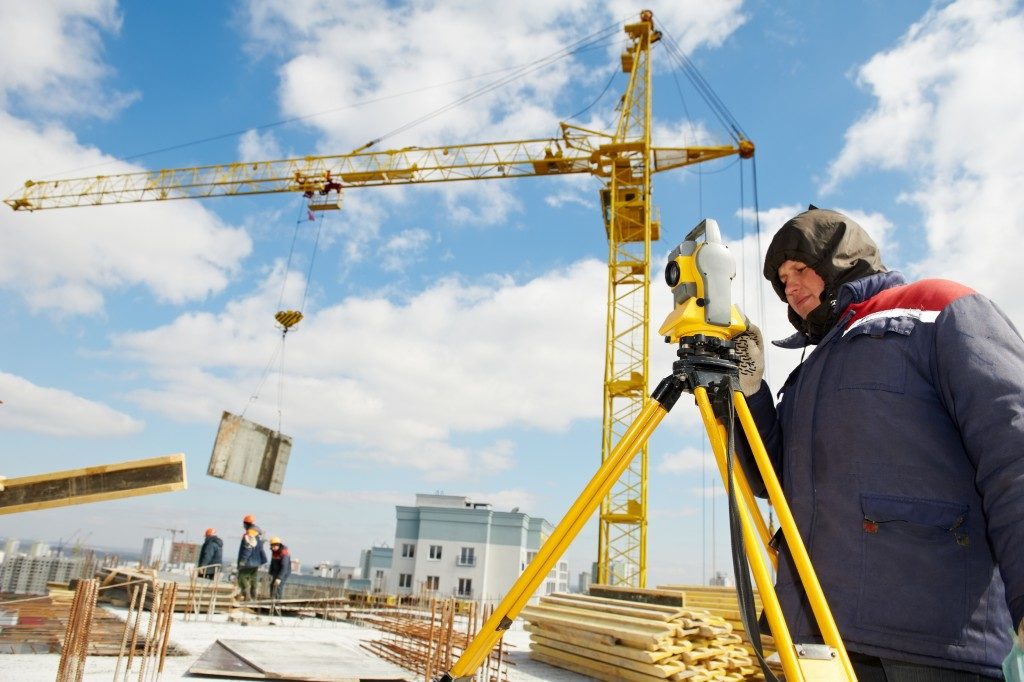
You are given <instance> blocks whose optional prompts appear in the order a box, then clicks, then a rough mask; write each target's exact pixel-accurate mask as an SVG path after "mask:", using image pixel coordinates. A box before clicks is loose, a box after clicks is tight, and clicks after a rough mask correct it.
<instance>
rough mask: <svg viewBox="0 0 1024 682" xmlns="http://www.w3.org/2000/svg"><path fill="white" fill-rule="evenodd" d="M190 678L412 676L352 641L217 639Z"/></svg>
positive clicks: (405, 679)
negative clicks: (193, 676) (204, 676)
mask: <svg viewBox="0 0 1024 682" xmlns="http://www.w3.org/2000/svg"><path fill="white" fill-rule="evenodd" d="M188 672H189V674H190V675H206V676H211V677H238V678H247V679H256V680H295V681H301V682H411V681H412V679H413V675H412V673H410V672H408V671H407V670H404V669H402V668H400V667H398V666H396V665H393V664H391V663H386V662H385V661H382V660H380V659H379V658H377V657H376V656H373V655H372V654H370V653H368V652H366V651H364V650H363V649H361V648H360V647H359V646H358V645H357V644H355V643H352V642H280V641H250V640H240V639H227V640H225V639H218V640H217V641H216V642H214V643H213V644H212V645H211V646H210V648H208V649H207V650H206V651H204V652H203V654H202V656H200V657H199V659H198V660H196V662H195V663H193V664H192V667H191V668H189V669H188Z"/></svg>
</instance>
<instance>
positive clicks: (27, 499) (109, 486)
mask: <svg viewBox="0 0 1024 682" xmlns="http://www.w3.org/2000/svg"><path fill="white" fill-rule="evenodd" d="M3 483H4V485H3V489H2V490H0V514H14V513H17V512H24V511H34V510H36V509H50V508H53V507H66V506H70V505H73V504H87V503H90V502H104V501H106V500H116V499H120V498H124V497H135V496H137V495H152V494H154V493H165V492H171V491H174V490H184V489H185V488H187V487H188V480H187V478H186V475H185V455H184V454H182V453H177V454H174V455H165V456H163V457H151V458H149V459H136V460H132V461H128V462H118V463H116V464H101V465H98V466H91V467H84V468H81V469H68V470H65V471H54V472H52V473H48V474H35V475H32V476H21V477H18V478H8V479H6V480H4V482H3Z"/></svg>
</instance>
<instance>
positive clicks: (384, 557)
mask: <svg viewBox="0 0 1024 682" xmlns="http://www.w3.org/2000/svg"><path fill="white" fill-rule="evenodd" d="M394 551H395V550H394V549H393V548H391V547H383V546H382V547H371V548H370V549H364V550H363V551H362V552H360V553H359V567H360V569H361V572H360V577H361V578H363V579H364V580H368V581H369V586H370V592H388V591H389V587H388V585H389V583H388V573H389V572H390V570H391V561H392V554H393V552H394ZM393 587H394V585H393V584H392V586H391V589H393Z"/></svg>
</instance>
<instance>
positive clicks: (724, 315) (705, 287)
mask: <svg viewBox="0 0 1024 682" xmlns="http://www.w3.org/2000/svg"><path fill="white" fill-rule="evenodd" d="M701 237H703V241H697V240H698V239H700V238H701ZM734 277H736V262H735V261H734V260H733V257H732V254H731V253H729V248H728V247H727V246H726V245H725V244H723V243H722V236H721V233H720V232H719V229H718V223H717V222H715V221H714V220H712V219H711V218H705V219H704V220H702V221H700V223H699V224H698V225H697V226H696V227H695V228H693V229H692V230H690V232H689V234H687V235H686V237H685V238H684V239H683V241H682V243H680V244H679V246H677V247H676V248H674V249H673V250H672V252H671V253H669V255H668V265H667V266H666V267H665V283H666V284H668V286H669V287H671V289H672V298H673V301H674V303H675V307H674V308H673V310H672V312H671V313H669V315H668V317H666V318H665V321H664V322H663V323H662V325H661V329H659V330H658V333H660V334H661V335H662V336H664V337H665V341H666V343H678V344H679V350H678V351H677V352H676V354H677V355H678V356H679V360H677V361H676V362H675V363H674V364H673V366H672V373H673V374H674V375H675V376H676V377H677V378H679V379H681V380H683V383H684V385H685V387H686V390H689V391H692V390H693V389H694V388H696V387H697V386H705V387H710V386H711V385H712V384H715V383H721V382H722V380H723V379H725V380H726V381H725V382H724V385H723V386H722V388H723V389H725V391H724V392H725V394H726V396H728V395H729V389H730V388H731V387H732V385H733V384H734V383H735V382H736V381H738V376H739V374H738V368H737V361H736V346H735V344H734V343H733V342H732V339H733V338H734V337H736V336H737V335H738V334H742V333H743V332H744V331H746V329H747V322H746V318H745V317H744V316H743V313H741V312H740V310H739V308H737V307H736V306H735V305H733V304H732V280H733V278H734ZM716 393H717V392H716ZM716 402H717V401H716Z"/></svg>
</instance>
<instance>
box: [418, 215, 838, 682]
mask: <svg viewBox="0 0 1024 682" xmlns="http://www.w3.org/2000/svg"><path fill="white" fill-rule="evenodd" d="M701 236H704V237H705V241H703V242H697V241H696V239H697V238H698V237H701ZM665 276H666V280H667V281H668V285H669V286H670V287H672V291H673V294H674V298H675V303H676V307H675V309H674V310H673V312H672V313H671V314H670V315H669V316H668V318H667V319H666V320H665V323H664V324H663V325H662V328H661V333H662V334H663V335H665V339H666V341H669V342H678V344H679V350H678V351H677V355H678V357H679V359H678V360H676V362H674V363H673V365H672V374H670V375H669V376H667V377H665V378H664V379H662V381H661V383H660V384H658V387H657V388H656V389H654V391H653V392H652V393H651V397H650V398H649V399H648V400H647V401H646V403H645V404H644V407H643V409H642V410H641V411H640V414H639V415H638V416H637V418H636V419H635V420H634V421H633V423H632V424H631V425H630V426H629V428H628V429H627V430H626V432H625V433H624V434H623V436H622V438H621V439H620V440H619V443H618V445H616V446H615V448H614V449H613V450H612V452H611V454H610V455H609V456H608V457H607V459H605V461H604V462H603V463H602V464H601V467H600V468H599V469H598V470H597V473H596V474H594V477H593V478H592V479H591V480H590V482H589V483H588V484H587V485H586V487H585V488H584V489H583V492H581V493H580V495H579V497H577V498H576V501H575V502H574V503H573V505H572V506H571V507H570V508H569V511H568V512H567V513H566V514H565V516H564V517H563V518H562V520H561V521H560V522H559V523H558V525H557V526H556V527H555V529H554V531H553V532H552V533H551V535H550V537H548V539H547V541H546V542H545V543H544V544H543V545H542V546H541V548H540V551H538V552H537V556H536V557H535V558H534V560H533V561H532V562H530V564H529V566H527V567H526V570H525V571H524V572H523V574H522V575H521V576H519V579H518V580H516V582H515V583H514V584H513V585H512V587H511V588H510V589H509V591H508V593H507V594H506V595H505V597H504V599H502V601H501V603H500V604H498V607H497V608H496V609H495V610H494V613H493V614H492V615H491V617H490V618H489V619H488V620H487V622H486V623H484V625H483V627H482V628H481V629H480V631H479V633H478V634H477V635H476V637H475V638H474V639H473V640H472V641H471V642H470V643H469V646H468V647H466V650H465V651H464V652H463V653H462V656H461V657H459V660H458V661H456V662H455V665H454V666H452V669H451V670H450V671H448V672H447V673H445V674H444V675H443V676H441V677H440V678H439V679H438V682H469V680H471V679H472V678H473V675H474V674H475V672H476V671H477V669H478V668H479V667H480V666H481V665H482V663H483V662H484V660H485V659H486V658H487V656H488V654H489V653H490V652H491V650H492V649H493V648H494V646H495V645H496V644H497V643H498V640H499V639H501V636H502V634H503V633H504V632H505V631H506V630H508V628H509V627H510V626H511V625H512V622H513V621H514V620H515V618H516V617H517V616H518V615H519V613H520V612H521V611H522V609H523V607H524V606H526V604H527V602H528V601H529V600H530V598H531V597H532V596H533V594H534V593H535V592H536V591H537V588H538V587H539V586H540V584H541V583H542V582H543V581H544V579H545V578H546V576H547V575H548V573H549V572H550V571H551V568H552V567H553V566H554V565H555V562H557V561H558V559H559V557H561V556H562V554H563V553H564V552H565V550H566V549H567V548H568V547H569V545H570V544H571V543H572V541H573V539H574V538H575V537H576V535H577V534H578V533H579V532H580V530H581V529H582V528H583V526H584V525H585V524H586V522H587V520H588V519H589V518H590V517H591V516H592V515H593V513H594V512H595V511H596V510H597V508H598V506H599V505H600V503H601V500H603V499H604V497H605V496H606V495H607V494H608V491H609V490H611V487H612V485H613V484H614V483H615V481H617V480H618V479H619V477H620V476H621V475H622V473H623V472H624V471H625V469H626V467H627V466H629V463H630V461H631V460H632V459H633V457H634V456H636V453H637V452H638V451H639V450H640V449H641V448H642V447H643V446H644V444H645V443H646V442H647V440H648V439H649V438H650V437H651V434H653V433H654V431H655V429H656V428H657V427H658V424H660V423H661V421H662V419H664V418H665V415H667V414H668V413H669V411H670V410H671V409H672V407H673V406H674V405H675V403H676V401H677V400H678V399H679V397H680V396H681V395H682V394H683V393H684V392H689V393H692V394H693V396H694V399H695V401H696V404H697V408H698V409H699V410H700V414H701V418H702V419H703V422H704V427H705V429H706V430H707V434H708V439H709V440H710V442H711V447H712V450H713V451H714V454H715V460H716V462H717V463H718V468H719V471H720V473H721V475H722V481H723V483H724V484H725V486H726V488H727V489H728V490H729V498H730V521H731V525H732V526H733V545H734V547H733V549H734V554H735V555H736V557H737V558H736V560H734V568H735V569H736V570H735V573H736V576H735V577H736V583H737V588H738V589H741V596H742V588H743V586H744V585H746V586H747V587H748V588H749V574H748V573H747V570H748V569H747V565H746V562H744V561H743V560H742V558H743V557H746V561H748V562H749V567H750V571H751V572H752V573H753V576H754V581H755V582H756V584H757V589H758V591H759V592H760V594H761V601H762V604H763V605H764V611H765V616H766V617H767V620H768V625H769V627H770V629H771V633H772V635H773V636H774V638H775V645H776V649H777V651H778V653H779V658H780V660H781V662H782V669H783V672H784V674H785V678H786V680H787V682H804V681H806V682H831V681H832V680H836V681H843V680H856V675H855V674H854V672H853V667H852V666H851V664H850V659H849V657H848V656H847V654H846V648H845V647H844V646H843V642H842V639H841V638H840V636H839V630H838V629H837V628H836V624H835V621H834V620H833V618H832V613H831V611H830V610H829V608H828V604H827V603H826V601H825V597H824V595H823V593H822V590H821V585H820V584H819V583H818V579H817V577H816V575H815V573H814V568H813V567H812V566H811V562H810V558H809V557H808V555H807V550H806V548H805V547H804V544H803V541H802V540H801V538H800V533H799V531H798V529H797V527H796V522H795V521H794V519H793V515H792V513H791V512H790V510H789V505H788V504H787V503H786V499H785V497H784V496H783V493H782V486H781V485H780V484H779V481H778V478H777V477H776V475H775V471H774V469H773V468H772V464H771V462H770V460H769V458H768V453H767V452H766V451H765V448H764V443H763V442H762V440H761V437H760V434H759V433H758V431H757V427H756V426H755V424H754V419H753V417H752V416H751V414H750V410H749V409H748V407H747V402H746V399H745V398H744V396H743V393H742V392H741V391H740V390H739V371H738V364H737V358H736V352H735V344H734V343H733V342H732V341H731V339H732V338H734V337H735V336H736V335H737V334H739V333H741V332H743V331H745V330H746V328H747V325H746V323H745V322H744V318H743V316H742V314H740V312H739V310H738V309H737V308H736V306H733V305H731V303H730V302H729V300H730V299H729V286H730V284H731V280H732V278H733V277H734V276H735V266H734V264H733V261H732V256H731V255H729V253H728V249H727V248H726V247H725V245H724V244H722V243H721V239H720V236H719V232H718V225H717V224H716V223H715V222H714V221H713V220H705V221H702V222H701V223H700V224H699V225H698V226H697V227H696V228H694V229H693V230H692V231H691V232H690V233H689V234H688V235H687V236H686V239H685V240H684V241H683V242H682V243H681V244H680V245H679V247H677V248H676V249H675V250H674V251H673V252H672V253H671V254H670V255H669V264H668V267H667V268H666V272H665ZM736 416H738V417H739V421H740V424H741V425H742V428H743V432H744V434H745V435H746V438H747V442H748V443H749V445H750V447H751V450H752V451H753V454H754V459H755V461H756V463H757V468H758V471H759V472H760V474H761V478H762V479H763V480H764V482H765V486H766V488H767V491H768V498H769V499H770V500H771V503H772V505H773V506H774V507H775V511H776V513H777V514H778V517H779V526H780V528H781V530H782V533H783V536H784V537H785V539H786V544H787V546H788V548H789V550H790V552H791V554H792V557H793V561H794V563H795V565H796V568H797V573H798V575H799V577H800V581H801V583H802V584H803V587H804V591H805V593H806V595H807V598H808V601H809V603H810V606H811V610H812V612H813V614H814V617H815V620H816V621H817V624H818V630H819V632H821V634H822V639H823V641H824V644H809V643H798V642H794V641H793V640H792V637H791V636H790V634H789V630H788V628H787V626H786V622H785V620H784V619H783V616H782V609H781V607H780V606H779V601H778V597H777V596H776V594H775V588H774V586H773V584H772V579H771V574H770V572H769V569H768V566H767V561H768V560H770V561H772V562H773V563H774V562H775V561H776V556H775V550H774V549H772V548H771V547H770V546H769V541H770V537H769V532H768V527H767V525H766V524H765V521H764V517H763V516H762V514H761V513H760V510H759V509H758V507H757V505H756V503H755V501H754V495H753V492H752V491H751V489H750V485H749V483H748V482H747V479H746V476H745V475H744V473H743V470H742V469H741V468H740V467H734V466H733V459H734V449H733V443H732V441H733V433H734V417H736ZM736 491H738V492H739V494H736ZM758 541H760V544H761V548H763V550H764V551H763V552H762V551H760V549H759V548H758V546H757V543H758ZM740 546H741V547H740ZM766 555H767V559H766ZM748 592H749V590H748ZM743 601H744V600H743V599H741V602H743ZM740 611H741V615H742V616H743V620H744V625H745V627H746V629H747V633H748V634H751V633H752V632H753V633H756V632H757V630H756V628H754V627H753V626H754V624H755V623H754V622H755V621H756V618H755V617H753V613H752V612H753V605H752V603H751V602H749V600H747V603H746V604H744V603H741V609H740ZM754 640H758V641H754ZM751 644H752V645H753V646H754V649H755V650H756V651H757V653H758V656H759V658H760V657H761V643H760V641H759V636H757V635H753V634H751ZM761 663H762V669H763V670H764V671H765V676H766V677H767V678H768V679H769V680H772V679H774V675H772V673H771V672H770V671H769V670H768V669H767V666H766V665H765V664H764V662H763V658H762V660H761Z"/></svg>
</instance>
